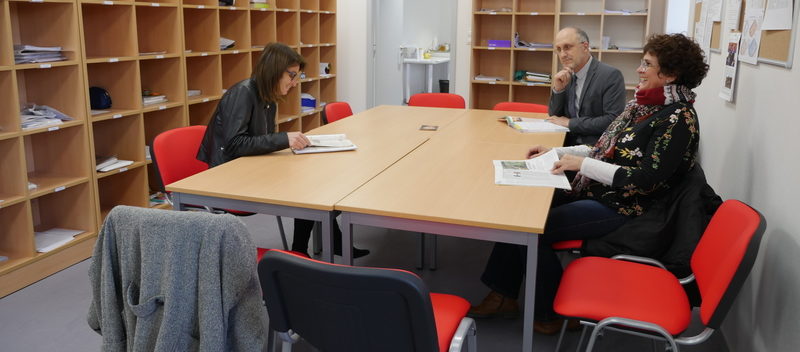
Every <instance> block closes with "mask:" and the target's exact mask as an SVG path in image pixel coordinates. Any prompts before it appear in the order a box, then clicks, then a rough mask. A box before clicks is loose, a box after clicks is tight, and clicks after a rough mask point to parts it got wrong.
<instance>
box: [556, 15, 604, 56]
mask: <svg viewBox="0 0 800 352" xmlns="http://www.w3.org/2000/svg"><path fill="white" fill-rule="evenodd" d="M601 18H602V16H600V15H586V16H580V15H561V22H560V27H561V28H566V27H577V28H580V29H583V30H584V31H585V32H586V35H588V36H589V47H590V48H592V49H593V50H595V49H598V48H600V45H601V44H602V42H603V41H602V39H603V38H602V37H601V36H600V20H601Z"/></svg>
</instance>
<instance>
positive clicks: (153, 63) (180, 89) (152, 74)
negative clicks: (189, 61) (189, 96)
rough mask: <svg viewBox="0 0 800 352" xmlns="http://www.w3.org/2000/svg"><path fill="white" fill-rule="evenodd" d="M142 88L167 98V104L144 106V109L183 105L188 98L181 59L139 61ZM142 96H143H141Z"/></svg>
mask: <svg viewBox="0 0 800 352" xmlns="http://www.w3.org/2000/svg"><path fill="white" fill-rule="evenodd" d="M139 71H140V75H141V87H142V89H143V90H145V89H147V90H150V91H152V92H157V93H161V94H164V95H166V96H167V99H168V102H167V103H159V104H153V105H143V109H145V110H148V109H151V108H159V109H160V108H161V107H162V106H163V107H165V108H166V107H167V106H170V103H183V102H184V97H186V88H184V84H185V83H184V78H183V67H182V66H181V59H180V58H169V59H158V60H144V61H139ZM139 95H141V94H139Z"/></svg>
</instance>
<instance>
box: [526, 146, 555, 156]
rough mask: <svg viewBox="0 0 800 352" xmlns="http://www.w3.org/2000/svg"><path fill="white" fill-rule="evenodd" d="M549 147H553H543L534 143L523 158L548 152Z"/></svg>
mask: <svg viewBox="0 0 800 352" xmlns="http://www.w3.org/2000/svg"><path fill="white" fill-rule="evenodd" d="M550 149H553V148H549V147H545V146H543V145H535V146H533V147H531V149H529V150H528V155H527V156H526V157H525V159H533V158H535V157H537V156H539V155H542V154H544V153H547V152H549V151H550Z"/></svg>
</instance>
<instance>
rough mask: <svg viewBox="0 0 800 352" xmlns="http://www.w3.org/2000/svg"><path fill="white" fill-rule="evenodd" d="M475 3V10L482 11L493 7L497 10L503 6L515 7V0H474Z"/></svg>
mask: <svg viewBox="0 0 800 352" xmlns="http://www.w3.org/2000/svg"><path fill="white" fill-rule="evenodd" d="M473 4H475V8H473V11H480V10H481V9H487V10H489V9H491V10H495V11H497V10H500V9H502V8H507V9H512V10H513V9H514V1H513V0H478V1H474V2H473Z"/></svg>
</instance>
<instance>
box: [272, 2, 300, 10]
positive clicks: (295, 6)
mask: <svg viewBox="0 0 800 352" xmlns="http://www.w3.org/2000/svg"><path fill="white" fill-rule="evenodd" d="M275 7H276V8H278V9H281V10H299V9H300V0H276V1H275Z"/></svg>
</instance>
